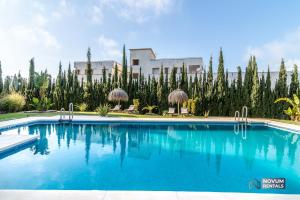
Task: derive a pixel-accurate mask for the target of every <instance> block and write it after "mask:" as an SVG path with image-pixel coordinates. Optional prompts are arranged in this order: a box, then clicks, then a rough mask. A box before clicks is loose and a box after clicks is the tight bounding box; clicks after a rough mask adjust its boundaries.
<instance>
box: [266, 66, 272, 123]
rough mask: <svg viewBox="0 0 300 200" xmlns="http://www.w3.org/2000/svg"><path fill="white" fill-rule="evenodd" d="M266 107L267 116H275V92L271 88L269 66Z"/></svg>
mask: <svg viewBox="0 0 300 200" xmlns="http://www.w3.org/2000/svg"><path fill="white" fill-rule="evenodd" d="M264 94H265V95H264V96H265V98H264V107H265V116H266V117H268V118H270V117H273V116H274V115H273V114H274V113H273V94H272V88H271V74H270V68H269V67H268V72H267V78H266V87H265V92H264Z"/></svg>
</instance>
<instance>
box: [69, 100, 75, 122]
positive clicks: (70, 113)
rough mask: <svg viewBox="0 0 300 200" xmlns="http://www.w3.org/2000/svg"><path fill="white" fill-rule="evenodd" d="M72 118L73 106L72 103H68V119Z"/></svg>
mask: <svg viewBox="0 0 300 200" xmlns="http://www.w3.org/2000/svg"><path fill="white" fill-rule="evenodd" d="M73 118H74V106H73V103H70V104H69V120H72V119H73Z"/></svg>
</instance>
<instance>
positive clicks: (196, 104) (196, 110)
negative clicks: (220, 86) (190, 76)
mask: <svg viewBox="0 0 300 200" xmlns="http://www.w3.org/2000/svg"><path fill="white" fill-rule="evenodd" d="M200 104H201V103H200V99H199V98H198V97H197V98H195V100H192V101H191V113H192V114H193V115H196V116H199V115H200V112H201V107H200Z"/></svg>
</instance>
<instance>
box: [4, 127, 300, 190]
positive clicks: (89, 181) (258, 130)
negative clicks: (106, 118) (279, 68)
mask: <svg viewBox="0 0 300 200" xmlns="http://www.w3.org/2000/svg"><path fill="white" fill-rule="evenodd" d="M2 134H39V135H40V140H39V141H38V142H36V143H35V144H33V145H32V146H30V147H29V148H27V149H25V150H22V151H20V152H18V153H15V154H12V155H9V156H6V157H4V156H2V159H1V160H0V172H1V173H0V189H81V190H85V189H87V190H90V189H98V190H169V191H221V192H264V193H268V192H272V193H296V194H299V193H300V150H299V140H300V139H299V135H298V134H295V133H291V132H287V131H283V130H279V129H274V128H270V127H267V126H263V125H257V126H248V127H247V128H244V129H243V128H242V127H237V125H233V124H227V125H224V124H216V125H204V124H186V123H183V124H175V123H152V124H149V123H142V124H141V123H140V124H139V123H119V124H118V123H110V124H105V123H103V124H39V125H29V126H22V127H18V128H15V129H11V130H7V131H2ZM276 177H281V178H286V182H287V183H286V184H287V186H286V189H285V190H259V189H251V190H250V189H249V185H248V184H249V181H251V180H253V179H261V178H276Z"/></svg>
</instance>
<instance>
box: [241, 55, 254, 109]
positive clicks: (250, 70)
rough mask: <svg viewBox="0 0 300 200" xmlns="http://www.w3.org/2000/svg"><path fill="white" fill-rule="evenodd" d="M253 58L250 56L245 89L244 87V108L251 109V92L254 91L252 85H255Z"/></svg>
mask: <svg viewBox="0 0 300 200" xmlns="http://www.w3.org/2000/svg"><path fill="white" fill-rule="evenodd" d="M252 60H253V58H252V56H250V59H249V62H248V66H247V68H246V72H245V78H244V87H243V106H244V105H245V106H247V107H249V108H250V107H251V91H252V84H253V80H252V77H253V67H252V66H253V64H252Z"/></svg>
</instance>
